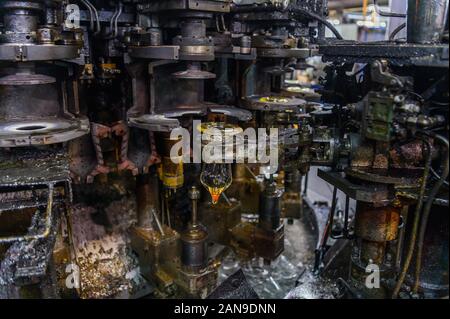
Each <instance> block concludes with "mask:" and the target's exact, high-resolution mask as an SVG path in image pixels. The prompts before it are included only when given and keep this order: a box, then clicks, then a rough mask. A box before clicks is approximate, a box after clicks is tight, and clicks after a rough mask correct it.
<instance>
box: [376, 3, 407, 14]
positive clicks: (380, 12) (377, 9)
mask: <svg viewBox="0 0 450 319" xmlns="http://www.w3.org/2000/svg"><path fill="white" fill-rule="evenodd" d="M373 6H374V7H375V12H376V13H378V14H379V15H380V16H382V17H391V18H406V14H404V13H394V12H386V11H382V10H381V9H380V7H379V6H378V0H373Z"/></svg>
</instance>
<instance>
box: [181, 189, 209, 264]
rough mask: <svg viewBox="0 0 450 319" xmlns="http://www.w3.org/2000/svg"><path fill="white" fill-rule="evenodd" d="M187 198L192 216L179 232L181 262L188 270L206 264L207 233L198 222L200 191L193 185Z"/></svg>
mask: <svg viewBox="0 0 450 319" xmlns="http://www.w3.org/2000/svg"><path fill="white" fill-rule="evenodd" d="M189 198H190V199H191V200H192V217H191V223H190V224H189V227H188V229H187V230H186V231H185V232H183V233H182V234H181V237H180V238H181V263H182V265H183V267H185V269H186V270H188V271H194V272H196V271H199V270H200V269H204V268H205V267H206V266H207V263H208V260H207V256H208V253H207V245H206V241H207V239H208V233H207V231H206V230H205V229H204V227H203V226H202V225H201V224H199V223H198V219H197V218H198V211H197V201H198V199H199V198H200V191H199V190H198V189H197V188H196V187H195V186H193V187H192V188H191V190H190V191H189Z"/></svg>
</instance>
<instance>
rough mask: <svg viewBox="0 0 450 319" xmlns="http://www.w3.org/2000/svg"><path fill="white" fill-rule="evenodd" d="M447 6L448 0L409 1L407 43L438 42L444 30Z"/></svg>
mask: <svg viewBox="0 0 450 319" xmlns="http://www.w3.org/2000/svg"><path fill="white" fill-rule="evenodd" d="M448 6H449V1H448V0H409V1H408V42H409V43H433V42H439V41H440V40H441V37H442V34H443V32H444V30H445V24H446V21H447V17H448Z"/></svg>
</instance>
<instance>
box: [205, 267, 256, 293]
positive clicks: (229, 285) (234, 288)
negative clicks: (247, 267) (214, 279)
mask: <svg viewBox="0 0 450 319" xmlns="http://www.w3.org/2000/svg"><path fill="white" fill-rule="evenodd" d="M208 299H258V295H257V294H256V292H255V291H254V290H253V288H252V287H251V286H250V284H249V283H248V281H247V278H246V277H245V275H244V273H243V272H242V270H241V269H240V270H238V271H236V272H235V273H234V274H232V275H231V276H229V277H228V278H227V279H226V280H224V281H223V282H222V283H221V284H220V286H219V287H217V288H216V289H215V290H214V291H213V292H212V293H211V294H210V295H209V296H208Z"/></svg>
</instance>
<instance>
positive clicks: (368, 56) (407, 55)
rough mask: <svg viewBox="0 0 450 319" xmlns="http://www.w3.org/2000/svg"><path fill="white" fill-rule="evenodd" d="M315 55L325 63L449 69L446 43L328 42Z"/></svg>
mask: <svg viewBox="0 0 450 319" xmlns="http://www.w3.org/2000/svg"><path fill="white" fill-rule="evenodd" d="M319 53H320V54H322V55H323V56H324V60H325V61H336V62H347V63H368V62H371V61H373V60H374V59H382V58H385V59H392V61H391V62H392V63H395V64H412V65H422V66H441V67H447V68H448V66H449V52H448V44H433V45H427V44H412V43H399V42H387V41H381V42H370V43H361V42H356V41H329V42H327V43H324V44H322V45H320V49H319Z"/></svg>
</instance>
